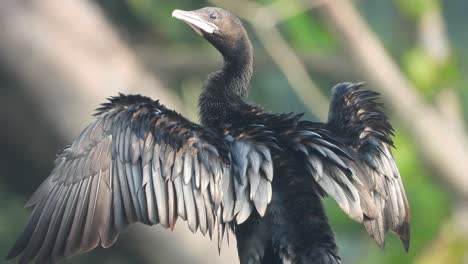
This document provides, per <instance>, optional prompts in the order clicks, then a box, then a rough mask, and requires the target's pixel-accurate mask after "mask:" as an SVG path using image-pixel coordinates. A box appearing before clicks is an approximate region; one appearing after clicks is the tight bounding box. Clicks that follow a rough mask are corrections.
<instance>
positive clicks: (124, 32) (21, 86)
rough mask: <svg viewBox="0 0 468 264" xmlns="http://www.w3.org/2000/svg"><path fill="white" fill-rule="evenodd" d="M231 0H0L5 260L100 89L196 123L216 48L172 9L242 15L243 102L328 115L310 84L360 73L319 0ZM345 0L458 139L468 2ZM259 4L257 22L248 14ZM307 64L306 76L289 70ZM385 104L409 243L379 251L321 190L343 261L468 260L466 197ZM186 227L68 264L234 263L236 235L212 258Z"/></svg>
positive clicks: (465, 83) (131, 237) (142, 230)
mask: <svg viewBox="0 0 468 264" xmlns="http://www.w3.org/2000/svg"><path fill="white" fill-rule="evenodd" d="M234 2H235V1H229V0H225V1H222V0H217V1H213V2H207V1H202V0H197V1H182V0H171V1H169V0H167V1H162V0H160V1H158V0H128V1H123V0H119V1H116V0H97V1H78V3H64V2H61V1H53V0H47V1H42V2H41V1H37V0H36V1H14V0H9V1H8V0H7V1H3V2H2V3H1V4H0V17H1V18H0V88H1V91H2V93H1V101H0V103H1V105H2V111H1V114H0V116H1V118H2V119H1V121H2V122H1V124H2V128H1V129H0V142H1V150H0V166H1V168H2V176H1V177H0V257H1V256H5V255H6V253H7V251H8V250H9V248H10V247H11V246H12V244H13V243H14V240H15V238H16V237H17V236H18V234H19V232H20V230H21V229H22V227H23V226H24V224H25V221H26V218H27V215H28V213H29V211H28V210H27V209H24V208H23V204H24V203H25V202H26V200H27V198H28V196H29V195H30V194H32V192H33V190H34V189H35V188H36V187H37V186H38V185H39V184H40V182H41V181H42V180H43V179H44V178H45V177H46V176H47V174H48V172H49V171H50V170H51V168H52V165H53V159H54V156H55V153H56V152H57V150H58V149H60V148H62V147H63V146H65V145H66V144H68V143H70V142H71V140H72V139H73V137H74V136H76V135H77V134H78V133H79V131H80V129H82V128H83V127H84V126H85V125H86V124H87V123H89V122H90V120H91V114H92V111H93V109H94V108H95V107H96V106H97V104H98V103H99V102H102V101H103V100H104V98H105V97H107V96H112V95H115V94H116V93H117V92H118V91H122V92H135V93H145V94H147V95H151V96H152V97H153V98H161V101H162V102H163V103H165V104H167V105H169V106H172V107H174V108H176V109H177V110H179V111H181V112H182V113H183V114H184V115H185V116H187V117H188V118H189V119H191V120H193V121H198V117H197V116H198V115H197V108H196V107H197V97H198V94H199V93H200V89H201V86H202V84H203V81H204V79H205V77H206V75H207V74H208V73H209V72H211V71H213V70H215V69H216V68H217V67H219V65H220V63H221V57H220V56H219V55H218V54H217V52H216V50H214V49H213V48H212V47H211V46H210V45H208V44H207V43H206V42H205V41H203V40H202V39H201V38H200V37H199V36H198V35H197V34H195V33H194V32H193V31H192V29H191V28H190V27H188V26H187V25H185V24H183V23H181V22H180V21H177V20H175V19H173V18H171V12H172V10H173V9H176V8H179V9H185V10H190V9H196V8H200V7H203V6H209V5H210V6H211V5H214V4H216V5H218V6H220V7H225V8H233V9H235V10H233V11H235V12H236V13H238V14H239V12H240V13H241V14H239V15H240V16H241V17H243V18H248V20H247V21H245V23H244V24H245V26H246V27H247V29H248V31H249V34H250V37H251V40H252V41H253V45H254V48H255V60H256V61H255V72H254V78H253V81H252V89H251V92H250V95H249V97H248V99H247V100H248V101H250V102H255V103H257V104H260V105H262V106H264V107H265V108H266V109H269V110H272V111H278V112H306V117H307V118H308V119H312V120H319V119H322V120H323V118H324V115H323V112H324V111H325V110H326V109H323V106H321V105H320V104H317V103H315V102H313V100H314V98H313V97H312V98H311V94H313V93H315V92H320V93H321V94H324V95H325V96H328V94H329V90H330V88H331V87H332V86H333V85H334V84H335V83H337V82H342V81H360V80H366V76H365V75H364V76H363V73H362V71H360V67H361V65H360V64H359V63H358V62H357V61H356V60H353V59H351V57H352V52H353V50H352V48H350V47H349V46H350V45H349V43H343V41H342V39H341V38H340V37H339V36H338V35H337V31H336V30H335V29H334V28H333V23H330V22H329V21H328V22H327V17H326V14H323V12H322V11H321V8H322V7H321V6H320V2H324V1H301V0H291V1H284V0H283V1H281V0H276V1H275V0H257V1H256V2H255V1H246V0H244V1H238V2H235V3H234ZM352 2H353V4H354V6H355V9H356V10H357V11H358V13H359V15H360V16H361V17H362V18H363V19H364V21H366V22H367V25H368V30H370V31H372V32H374V33H375V34H376V35H377V36H378V38H379V39H380V43H378V44H379V45H381V46H382V47H384V48H385V49H386V50H387V51H388V52H389V53H390V55H391V58H392V59H393V60H394V61H395V62H396V64H397V66H398V67H399V69H400V71H401V72H402V74H403V76H405V77H406V78H407V79H409V81H410V82H411V84H412V85H413V86H411V87H412V89H413V90H415V91H412V92H415V93H414V94H416V95H417V96H418V98H419V99H420V100H421V101H422V102H423V103H424V104H425V105H426V106H428V107H429V109H431V111H432V110H433V111H435V112H436V113H437V115H440V116H441V117H443V119H444V120H447V122H451V124H454V127H457V129H459V130H460V131H461V133H460V134H459V135H462V138H460V140H463V142H465V143H466V141H467V140H468V139H467V137H466V135H467V133H466V128H467V121H468V79H467V74H466V73H467V72H468V49H467V48H466V47H468V30H466V29H467V26H468V16H467V10H468V2H467V1H466V0H447V1H442V0H356V1H352ZM224 4H225V5H224ZM75 5H76V6H75ZM233 5H234V6H233ZM255 8H256V9H258V10H256V9H255ZM264 11H266V13H267V15H266V16H265V17H264V18H265V19H263V20H262V16H257V17H253V16H251V15H252V14H255V13H256V12H264ZM249 16H250V17H249ZM272 18H273V19H274V21H276V25H270V26H272V28H273V30H271V29H270V30H267V31H266V32H267V33H268V32H269V33H270V34H272V36H269V35H265V34H262V31H261V28H262V25H261V23H262V21H263V23H267V24H268V21H272V20H269V19H272ZM255 23H259V24H257V25H256V24H255ZM276 33H279V34H280V35H278V36H279V38H280V40H281V41H285V43H286V44H287V48H288V49H287V50H285V49H279V50H276V51H275V50H274V49H273V50H272V49H269V48H268V47H271V45H273V48H274V47H275V45H280V44H281V43H279V42H276V41H274V42H272V41H273V40H275V38H274V37H278V36H276V35H274V34H276ZM269 37H273V38H269ZM363 41H365V40H363ZM362 44H363V45H366V43H365V42H363V43H362ZM276 47H278V46H276ZM290 51H292V52H294V56H296V57H297V58H298V59H299V61H292V62H288V61H281V59H280V60H278V59H275V56H285V57H286V58H291V56H290V54H289V53H288V52H290ZM283 52H284V54H283ZM350 53H351V55H350ZM280 58H281V57H280ZM283 62H284V63H285V64H284V65H282V63H283ZM289 63H292V64H289ZM291 65H292V66H293V67H298V68H291V67H290V66H291ZM288 68H289V71H288ZM285 69H286V70H285ZM301 69H305V73H306V75H305V76H301V75H300V74H299V75H294V73H295V72H296V73H297V72H299V73H300V70H301ZM376 70H378V69H376ZM288 74H289V75H288ZM365 74H366V73H365ZM367 74H368V73H367ZM301 78H302V79H301ZM304 78H305V79H304ZM291 80H292V81H291ZM294 80H296V82H294ZM301 80H302V81H301ZM297 83H300V85H296V84H297ZM314 84H315V85H314ZM371 84H374V83H372V82H371ZM301 85H302V86H303V87H305V89H303V90H301ZM304 85H305V86H304ZM308 85H309V86H310V87H309V86H308ZM296 86H297V87H296ZM153 88H154V89H153ZM309 88H310V92H309V90H307V89H309ZM369 88H370V89H374V87H372V86H371V87H369ZM378 91H380V90H378ZM388 95H391V92H389V93H388V94H387V93H384V101H385V102H386V101H387V98H385V96H388ZM315 99H316V98H315ZM326 100H327V99H326V97H325V99H324V100H322V104H324V105H326V104H327V102H326ZM393 108H394V105H387V110H388V113H389V115H390V116H391V119H392V122H393V124H394V126H395V128H396V136H395V143H396V144H395V145H396V148H397V149H396V150H395V151H394V154H395V156H396V160H397V164H398V166H399V168H400V172H401V175H402V177H403V180H404V184H405V187H406V192H407V195H408V199H409V202H410V206H411V248H410V252H409V253H408V254H407V253H405V252H404V250H403V248H402V246H401V244H400V243H399V240H398V239H397V238H396V237H395V236H394V235H389V236H388V238H387V244H386V247H385V249H384V250H380V249H379V248H378V247H377V246H376V244H375V243H374V242H373V241H372V240H371V239H370V238H369V237H368V235H367V233H366V232H365V230H364V228H363V227H362V226H360V225H359V224H356V223H354V222H352V221H351V220H350V219H349V218H348V217H347V216H346V215H345V214H344V213H342V212H341V211H340V209H339V208H338V206H337V205H336V204H335V203H334V201H332V200H330V199H326V201H325V203H326V206H327V212H328V216H329V218H330V220H331V222H332V225H333V228H334V230H335V232H336V235H337V241H338V244H339V247H340V252H341V255H342V257H343V259H344V260H345V263H425V264H432V263H434V264H435V263H455V264H456V263H468V227H467V225H468V223H467V222H468V220H466V219H468V203H467V202H466V201H467V200H468V198H467V197H468V196H467V195H466V193H463V192H461V191H460V188H457V186H454V185H456V184H453V183H454V181H451V180H448V181H447V180H446V178H447V177H448V176H447V174H444V173H441V171H442V172H443V170H438V169H434V166H433V164H432V162H431V159H430V158H427V157H428V156H429V157H430V155H431V153H429V154H427V153H426V155H423V153H422V152H423V151H424V150H421V149H424V148H421V146H419V145H418V144H422V143H421V141H418V140H417V138H416V139H415V133H412V132H411V131H414V130H413V129H412V127H411V122H406V123H405V122H403V123H402V122H401V120H402V117H401V116H399V114H398V111H395V109H393ZM400 115H401V114H400ZM417 122H418V120H414V123H415V124H417ZM433 125H434V126H442V125H443V124H433ZM447 130H449V129H447ZM439 136H443V135H439ZM447 140H455V139H454V138H447ZM431 143H432V142H423V144H431ZM460 144H464V143H460ZM464 146H466V145H464ZM467 151H468V150H467ZM441 152H442V150H441ZM443 152H444V153H449V154H448V155H458V153H457V152H453V153H452V154H451V152H450V150H445V151H443ZM465 154H466V152H465ZM454 157H455V156H454ZM465 157H466V156H465ZM462 161H463V160H462ZM465 161H466V163H465V164H468V160H465ZM462 163H463V162H462ZM465 167H466V166H465ZM460 168H461V167H460ZM463 173H464V174H466V178H464V179H463V178H461V179H459V180H460V181H463V180H464V181H468V172H467V171H465V172H462V173H461V174H463ZM461 174H460V173H459V174H458V175H461ZM455 182H456V181H455ZM461 185H462V184H461ZM186 229H187V228H186V226H185V223H182V222H179V223H178V225H177V227H176V231H175V232H174V233H171V232H170V231H167V230H162V228H160V227H152V228H148V227H141V226H139V227H132V228H130V229H129V230H128V231H126V232H125V233H124V234H123V235H122V236H121V238H120V239H119V240H118V242H117V244H116V245H114V246H113V247H112V248H110V249H106V250H103V249H97V250H94V251H93V252H91V253H87V254H85V255H82V256H78V257H74V258H72V259H70V260H67V261H65V263H206V261H207V259H208V262H210V263H238V260H237V259H236V252H235V243H231V245H230V246H229V247H228V246H227V245H226V244H225V245H224V248H223V250H222V252H221V255H220V256H218V254H217V249H216V243H214V242H209V239H208V238H201V237H199V236H192V235H191V234H189V233H188V232H187V230H186Z"/></svg>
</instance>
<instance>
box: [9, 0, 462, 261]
mask: <svg viewBox="0 0 468 264" xmlns="http://www.w3.org/2000/svg"><path fill="white" fill-rule="evenodd" d="M97 2H98V3H99V4H100V5H101V6H102V7H103V9H104V11H105V13H106V15H108V17H109V18H110V19H111V20H112V21H113V23H114V24H116V25H117V26H118V27H119V28H120V29H122V30H124V31H126V33H128V36H127V38H128V39H129V40H130V42H136V41H135V39H138V41H142V42H145V41H147V42H148V43H143V44H150V45H153V44H157V45H155V46H157V47H164V48H167V49H165V50H167V51H169V52H170V53H171V54H173V56H177V55H178V53H177V52H178V51H179V50H187V49H190V50H191V51H192V52H194V53H196V52H204V53H207V52H210V53H215V52H216V51H214V50H213V49H212V48H211V47H209V46H208V45H207V44H206V43H205V42H204V41H202V40H201V39H200V38H199V36H198V35H197V34H194V33H193V32H192V30H191V29H190V28H189V27H187V26H186V25H184V24H183V23H180V22H175V21H174V19H173V18H171V15H170V14H171V12H172V10H173V9H175V8H179V9H186V10H189V9H195V8H199V7H203V6H207V5H211V4H209V3H207V2H205V1H202V0H196V1H182V0H173V1H169V0H167V1H162V0H161V1H158V0H128V1H111V0H98V1H97ZM257 2H258V3H261V4H264V5H266V4H269V3H272V2H273V1H272V0H258V1H257ZM283 2H285V1H283ZM447 2H450V3H447V6H448V7H447V8H446V2H445V1H440V0H394V1H387V0H362V1H358V5H359V7H360V10H361V12H362V15H363V16H364V17H365V18H366V19H367V21H368V22H369V24H370V26H371V27H372V29H373V30H374V31H376V33H377V34H378V35H379V37H380V39H381V40H382V41H383V42H384V45H385V47H386V48H387V49H388V50H389V51H390V52H391V54H392V55H393V57H394V58H395V60H396V61H397V62H398V63H399V64H400V65H401V66H402V69H403V70H404V72H405V73H406V74H407V76H408V78H409V79H410V80H411V81H412V82H413V83H414V84H415V85H416V86H417V87H418V89H419V92H420V93H421V94H422V95H424V96H425V97H426V98H432V97H434V96H436V95H437V92H438V91H439V90H440V89H454V90H455V91H456V92H457V93H458V94H459V95H460V96H459V97H458V98H459V99H460V102H461V106H462V108H463V109H464V116H465V120H468V118H467V117H468V88H467V87H468V79H467V76H466V74H463V73H465V72H467V71H468V63H466V60H464V59H466V58H468V50H467V49H466V48H465V49H462V47H467V46H468V35H467V34H466V28H465V27H466V23H465V24H462V25H459V23H458V21H459V20H463V19H465V17H466V14H465V12H466V10H468V2H467V1H465V0H452V1H447ZM292 4H294V5H296V7H297V6H299V7H301V6H303V5H305V4H304V3H303V2H301V1H292V3H291V5H292ZM285 8H287V6H285ZM440 8H443V9H444V18H450V19H447V28H448V32H449V37H450V39H449V41H450V44H451V45H453V54H451V55H450V57H449V58H447V60H446V61H444V62H443V63H439V62H436V61H434V59H433V58H431V57H430V56H429V55H428V54H426V53H425V52H424V51H423V50H422V49H421V48H420V47H419V46H418V45H417V43H416V38H415V36H416V35H417V32H416V31H417V27H416V26H415V23H417V21H418V19H420V18H421V16H422V15H423V14H424V13H425V12H429V11H431V10H434V9H440ZM463 8H464V10H465V11H464V12H461V11H460V10H461V9H463ZM458 19H459V20H458ZM463 21H467V20H466V19H465V20H463ZM279 27H280V29H281V31H282V33H283V34H284V36H285V37H286V38H287V40H288V41H289V43H290V44H291V46H292V47H293V48H294V49H295V50H296V51H298V52H299V53H318V54H330V55H334V54H335V55H336V54H337V53H339V52H340V46H342V45H346V43H336V40H335V38H334V37H333V32H332V31H330V29H328V28H326V27H325V26H324V25H323V23H322V22H321V21H320V17H319V16H317V14H316V13H315V11H313V10H312V11H306V12H304V13H301V14H297V15H295V16H294V17H290V18H288V19H286V20H285V21H283V22H282V23H281V24H280V25H279ZM249 33H250V35H251V38H252V39H253V40H254V46H255V48H256V49H257V51H258V53H257V54H265V52H264V51H262V50H261V45H259V44H258V43H257V42H256V41H255V36H254V33H253V32H251V31H250V32H249ZM141 35H145V36H151V38H149V40H147V39H144V38H143V40H140V38H137V36H141ZM452 36H454V38H452ZM463 36H464V37H463ZM136 44H142V43H136ZM154 52H155V53H157V52H160V50H156V49H155V50H154ZM189 59H190V58H187V60H189ZM207 59H211V57H210V58H207ZM262 59H264V60H265V58H262ZM266 60H268V59H266ZM160 63H165V62H160ZM355 66H356V67H359V65H355ZM172 70H173V71H178V69H175V68H174V69H172ZM213 70H214V69H213ZM194 72H195V71H194ZM194 72H178V73H177V74H174V75H171V76H176V78H173V79H170V77H168V76H164V74H162V73H159V75H158V76H159V77H161V78H162V79H163V80H164V81H165V82H166V83H167V84H168V86H172V87H174V88H177V91H179V94H180V95H181V98H182V100H183V102H184V105H185V106H186V108H187V111H185V112H186V113H190V114H189V116H188V118H190V119H192V120H197V114H196V113H197V112H196V105H197V95H198V93H199V89H200V86H201V85H202V83H203V80H204V78H205V75H199V74H194ZM207 73H208V72H207ZM311 75H312V76H316V73H314V72H311ZM336 78H337V77H336V76H333V73H331V74H330V76H321V77H320V78H317V80H316V81H317V82H318V83H319V84H320V86H321V87H331V85H332V84H333V83H334V82H335V79H336ZM342 81H346V80H342ZM252 86H253V88H254V89H252V91H251V93H250V97H249V99H248V100H249V101H254V102H256V103H259V104H262V105H263V106H265V108H267V109H270V110H272V111H286V112H291V111H295V112H302V111H306V109H305V107H304V106H303V105H301V103H300V101H299V100H298V99H297V97H296V95H295V94H294V93H293V92H292V90H291V89H290V87H289V84H288V82H287V81H286V80H285V78H284V76H282V74H281V72H280V71H279V69H278V67H276V65H274V64H273V63H266V64H264V65H262V66H261V67H257V68H256V70H255V76H254V79H253V83H252ZM307 116H308V117H309V118H313V116H314V114H313V113H307ZM392 122H393V123H394V124H395V127H396V131H397V133H396V136H395V145H396V150H395V151H394V154H395V156H396V159H397V163H398V166H399V168H400V171H401V175H402V177H403V178H404V183H405V186H406V191H407V193H408V198H409V202H410V206H411V247H410V252H409V253H408V254H406V253H404V250H403V248H402V246H401V244H400V242H399V240H398V238H396V237H395V236H394V235H389V237H388V240H387V244H386V247H385V250H384V251H381V250H379V249H378V247H377V246H376V244H375V243H373V241H372V240H371V239H370V238H369V237H368V236H367V233H366V232H365V230H364V227H362V226H361V225H358V224H356V223H354V222H352V221H351V220H349V218H348V217H347V216H346V215H345V214H344V213H343V212H342V211H341V210H340V209H339V208H338V206H337V205H336V204H335V203H334V202H333V201H332V200H330V199H327V200H326V201H325V204H326V206H327V211H328V215H329V217H330V220H331V222H332V224H333V227H334V229H335V231H336V233H337V240H338V243H339V245H340V248H341V253H342V255H343V258H344V259H345V260H346V263H364V264H365V263H369V264H371V263H389V264H390V263H418V264H419V263H428V264H432V263H434V264H435V263H455V264H456V263H463V258H466V257H467V256H466V252H467V248H468V240H467V238H466V237H462V236H460V234H458V233H457V231H456V227H454V226H452V224H451V210H452V209H453V208H452V204H453V199H455V198H454V197H452V196H451V195H450V193H449V190H447V189H445V188H444V187H443V186H442V184H440V182H438V181H436V180H435V178H434V177H433V176H432V175H431V174H432V172H431V170H430V166H428V164H423V163H422V161H421V160H420V159H419V158H418V153H417V152H416V151H415V147H414V143H413V142H412V141H411V140H410V139H409V138H408V136H407V135H406V134H405V132H403V129H402V128H400V125H399V124H398V123H397V121H395V120H392ZM23 195H24V194H18V193H10V192H8V191H7V188H5V187H4V186H3V185H1V182H0V210H1V212H2V214H1V215H0V237H2V239H1V240H0V252H6V250H7V248H9V247H10V245H11V242H12V241H13V238H14V237H15V236H16V235H17V233H18V230H20V229H21V227H22V225H23V223H18V222H16V221H14V219H15V218H16V217H18V218H19V217H20V216H21V218H24V215H25V211H24V210H23V209H22V206H21V205H22V204H23V202H24V201H25V200H26V198H25V197H24V196H23ZM213 250H216V249H215V247H213ZM86 261H88V260H86ZM74 263H78V261H77V262H74ZM83 263H90V262H83Z"/></svg>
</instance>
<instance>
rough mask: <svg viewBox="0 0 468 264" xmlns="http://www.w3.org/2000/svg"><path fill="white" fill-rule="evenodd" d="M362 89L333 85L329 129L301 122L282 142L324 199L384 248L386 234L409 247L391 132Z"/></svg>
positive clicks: (405, 206) (403, 196)
mask: <svg viewBox="0 0 468 264" xmlns="http://www.w3.org/2000/svg"><path fill="white" fill-rule="evenodd" d="M361 86H362V85H360V84H350V83H344V84H340V85H337V86H336V87H335V88H334V90H333V94H332V102H331V106H330V114H329V119H328V123H326V124H323V123H314V122H309V121H299V122H298V123H297V126H296V128H295V129H294V130H292V131H289V132H288V133H287V134H286V135H285V136H284V137H285V140H288V142H289V145H290V146H291V148H293V149H294V150H295V151H297V152H299V153H301V154H302V157H303V158H304V163H305V164H306V166H307V169H308V171H309V173H310V175H311V176H312V177H313V179H314V180H315V181H316V182H317V184H318V185H319V186H320V188H321V190H323V191H324V194H328V195H329V196H331V197H332V198H333V199H334V200H336V201H337V203H338V204H339V205H340V207H341V208H342V209H343V211H344V212H345V213H347V214H348V215H349V216H350V217H351V218H352V219H354V220H355V221H357V222H360V223H363V224H364V225H365V227H366V229H367V231H368V233H369V234H370V235H371V237H373V238H374V239H375V241H376V242H377V243H378V244H379V245H380V246H383V245H384V239H385V234H386V232H387V231H388V230H392V231H394V232H395V233H397V234H398V235H399V236H400V238H401V240H402V241H403V244H404V246H405V249H408V245H409V207H408V201H407V199H406V194H405V191H404V188H403V184H402V181H401V177H400V174H399V172H398V168H397V166H396V164H395V161H394V159H393V156H392V153H391V150H390V149H391V146H392V145H393V143H392V140H391V139H390V136H391V135H392V128H391V125H390V123H389V122H388V119H387V117H386V116H385V115H384V114H383V112H382V110H381V108H380V105H379V104H378V103H377V102H376V99H377V93H374V92H370V91H361V90H360V87H361Z"/></svg>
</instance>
